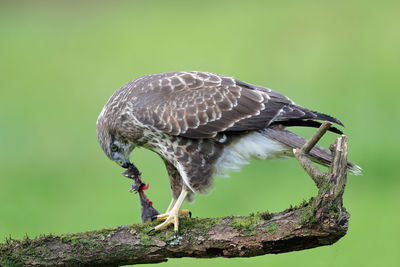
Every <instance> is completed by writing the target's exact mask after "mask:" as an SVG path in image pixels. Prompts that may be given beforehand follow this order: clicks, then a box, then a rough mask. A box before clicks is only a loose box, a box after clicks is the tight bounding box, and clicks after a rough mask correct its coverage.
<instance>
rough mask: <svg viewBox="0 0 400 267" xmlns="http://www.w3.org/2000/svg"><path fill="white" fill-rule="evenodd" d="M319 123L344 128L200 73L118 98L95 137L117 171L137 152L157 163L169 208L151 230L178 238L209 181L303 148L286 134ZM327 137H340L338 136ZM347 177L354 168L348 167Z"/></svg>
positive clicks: (134, 88)
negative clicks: (188, 205)
mask: <svg viewBox="0 0 400 267" xmlns="http://www.w3.org/2000/svg"><path fill="white" fill-rule="evenodd" d="M322 120H327V121H330V122H333V123H336V124H338V125H342V123H341V122H340V121H339V120H337V119H335V118H333V117H331V116H329V115H326V114H323V113H320V112H316V111H311V110H309V109H307V108H303V107H301V106H298V105H296V104H295V103H294V102H293V101H292V100H290V99H289V98H288V97H286V96H284V95H282V94H280V93H278V92H276V91H273V90H271V89H268V88H265V87H261V86H257V85H253V84H249V83H246V82H242V81H240V80H236V79H234V78H232V77H228V76H224V75H219V74H214V73H209V72H201V71H179V72H169V73H160V74H151V75H146V76H143V77H140V78H138V79H135V80H133V81H131V82H129V83H127V84H126V85H124V86H123V87H121V88H120V89H119V90H117V91H116V92H115V93H114V94H113V95H112V96H111V97H110V99H109V100H108V102H107V103H106V104H105V106H104V108H103V110H102V111H101V113H100V115H99V117H98V120H97V136H98V140H99V143H100V145H101V147H102V149H103V151H104V153H105V154H106V155H107V156H108V158H110V159H111V160H113V161H115V162H117V163H118V164H119V165H120V166H121V167H123V168H129V167H130V166H133V164H132V163H131V162H130V159H129V157H130V153H131V151H132V150H133V149H134V148H135V147H144V148H147V149H150V150H152V151H154V152H156V153H157V154H158V155H160V157H161V158H162V159H163V161H164V163H165V166H166V169H167V172H168V176H169V180H170V185H171V189H172V201H171V203H170V205H169V206H168V208H167V210H166V212H165V213H164V214H161V215H158V216H157V218H156V219H157V220H158V221H163V222H162V223H161V224H159V225H157V226H156V227H155V228H153V230H159V229H162V228H165V227H167V226H168V225H169V224H171V223H173V224H174V229H175V231H178V224H179V216H184V215H187V214H188V211H187V210H180V207H181V205H182V203H183V202H184V201H185V199H188V200H190V199H192V197H193V196H194V194H195V193H204V192H206V191H207V189H209V188H210V187H211V185H212V182H213V176H216V175H219V176H224V175H227V173H228V172H229V171H239V170H240V166H241V165H243V164H246V163H248V162H249V160H250V159H252V158H258V159H269V158H283V157H287V156H293V148H300V147H301V146H302V145H303V144H304V143H305V142H306V140H305V139H304V138H303V137H300V136H298V135H296V134H294V133H292V132H290V131H288V130H287V129H286V128H287V127H289V126H305V127H319V126H320V124H321V123H320V122H318V121H322ZM330 131H332V132H335V133H339V134H340V133H341V131H340V130H339V129H337V128H334V127H331V128H330ZM309 155H310V157H311V158H312V160H314V161H315V162H317V163H320V164H322V165H325V166H327V165H329V164H330V162H331V160H332V155H331V153H330V152H329V151H327V150H325V149H323V148H322V147H319V146H316V147H314V148H313V149H312V150H311V152H310V153H309ZM348 169H349V171H350V172H352V173H355V174H358V173H359V172H360V168H359V167H358V166H357V165H354V164H352V163H348Z"/></svg>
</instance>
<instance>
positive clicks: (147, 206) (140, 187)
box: [122, 164, 160, 222]
mask: <svg viewBox="0 0 400 267" xmlns="http://www.w3.org/2000/svg"><path fill="white" fill-rule="evenodd" d="M122 175H124V176H125V177H127V178H130V179H132V180H133V181H134V183H133V184H132V187H131V189H130V190H129V191H130V192H136V193H138V194H139V199H140V205H141V207H142V210H141V218H142V221H143V222H147V221H151V220H152V219H153V218H155V217H157V216H158V215H159V214H160V213H159V212H158V211H157V210H156V209H155V208H154V207H153V202H151V201H150V200H149V199H148V198H147V197H146V194H145V193H144V191H145V190H147V189H148V188H149V185H146V184H145V183H143V181H142V179H141V176H142V174H141V173H140V171H139V170H138V169H137V168H136V166H135V165H133V164H130V165H129V166H128V169H127V170H126V171H125V172H123V173H122Z"/></svg>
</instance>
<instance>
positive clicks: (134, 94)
mask: <svg viewBox="0 0 400 267" xmlns="http://www.w3.org/2000/svg"><path fill="white" fill-rule="evenodd" d="M127 86H128V87H127V88H129V89H130V93H131V96H130V97H131V99H132V100H131V102H130V110H131V112H132V113H133V115H134V116H135V117H136V119H137V120H138V121H139V122H140V123H142V124H143V125H146V126H151V127H154V128H156V129H157V130H160V131H162V132H165V133H168V134H171V135H179V136H184V137H189V138H209V137H214V136H215V135H217V134H218V133H221V132H243V131H249V130H258V129H263V128H265V127H267V126H268V125H270V124H271V123H274V122H280V121H293V120H309V119H317V120H318V119H323V120H325V119H327V120H329V121H333V122H335V123H339V124H340V122H339V121H337V120H336V119H334V118H332V117H330V116H328V115H324V114H321V113H317V112H313V111H310V110H307V109H304V108H301V107H299V106H296V105H295V104H294V103H293V101H291V100H290V99H288V98H287V97H285V96H283V95H282V94H280V93H278V92H275V91H273V90H271V89H268V88H263V87H259V86H255V85H251V84H247V83H244V82H241V81H238V80H235V79H233V78H230V77H226V76H222V75H218V74H212V73H208V72H195V71H190V72H189V71H188V72H173V73H163V74H153V75H147V76H144V77H142V78H139V79H137V80H134V81H133V82H131V84H128V85H127Z"/></svg>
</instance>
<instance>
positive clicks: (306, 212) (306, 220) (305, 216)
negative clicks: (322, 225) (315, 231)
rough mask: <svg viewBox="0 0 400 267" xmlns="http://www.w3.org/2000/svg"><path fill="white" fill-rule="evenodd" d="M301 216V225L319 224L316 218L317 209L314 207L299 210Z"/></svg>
mask: <svg viewBox="0 0 400 267" xmlns="http://www.w3.org/2000/svg"><path fill="white" fill-rule="evenodd" d="M299 211H300V214H302V216H301V218H300V221H299V224H300V225H305V224H313V223H316V222H317V218H316V217H315V209H314V207H313V206H309V207H306V208H304V209H302V210H299Z"/></svg>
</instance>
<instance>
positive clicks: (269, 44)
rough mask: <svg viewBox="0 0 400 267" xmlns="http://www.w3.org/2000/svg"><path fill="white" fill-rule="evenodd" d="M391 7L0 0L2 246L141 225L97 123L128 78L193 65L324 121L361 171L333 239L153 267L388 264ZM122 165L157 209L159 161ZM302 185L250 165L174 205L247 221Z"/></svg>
mask: <svg viewBox="0 0 400 267" xmlns="http://www.w3.org/2000/svg"><path fill="white" fill-rule="evenodd" d="M399 10H400V2H399V1H287V0H283V1H205V0H203V1H183V0H182V1H144V0H143V1H81V2H78V1H30V2H21V1H10V2H4V1H2V2H1V4H0V36H1V42H0V53H1V57H0V73H1V74H0V240H1V242H3V240H4V239H5V238H6V237H9V236H11V237H13V238H21V237H23V236H24V235H25V234H28V235H29V236H31V237H33V236H36V235H39V234H44V233H55V234H61V233H69V232H80V231H86V230H92V229H99V228H104V227H114V226H118V225H124V224H131V223H137V222H140V215H139V206H138V200H137V196H136V195H133V194H130V193H128V189H129V187H130V181H129V180H128V179H125V178H123V177H122V176H121V175H120V173H121V172H122V169H121V168H120V167H118V166H117V165H116V164H114V163H112V162H111V161H109V160H108V159H107V158H106V156H105V155H104V154H103V152H102V151H101V149H100V147H99V145H98V143H97V138H96V133H95V123H96V118H97V116H98V114H99V112H100V110H101V108H102V106H103V105H104V103H105V102H106V100H107V99H108V97H109V96H110V95H111V94H112V93H113V92H114V90H116V89H117V88H119V87H120V86H122V85H123V84H124V83H126V82H128V81H129V80H131V79H133V78H136V77H139V76H142V75H145V74H149V73H157V72H165V71H177V70H206V71H211V72H216V73H222V74H226V75H229V76H234V77H236V78H238V79H240V80H243V81H247V82H250V83H254V84H258V85H263V86H266V87H270V88H273V89H275V90H278V91H280V92H282V93H284V94H286V95H288V96H290V97H291V98H292V99H293V100H295V101H296V102H297V103H298V104H300V105H303V106H306V107H309V108H310V109H315V110H319V111H322V112H326V113H328V114H331V115H334V116H336V117H338V118H339V119H340V120H342V121H343V122H344V123H345V125H346V126H347V127H346V128H345V131H346V134H347V135H348V136H349V138H350V159H351V160H352V161H354V162H356V163H357V164H359V165H361V166H362V167H363V168H364V175H363V176H361V177H355V176H349V180H348V185H347V189H346V193H345V206H346V208H347V209H348V210H349V212H350V214H351V220H350V228H349V232H348V234H347V235H346V236H345V237H344V238H343V239H341V240H340V241H339V242H338V243H336V244H335V245H333V246H328V247H320V248H316V249H311V250H307V251H300V252H292V253H287V254H281V255H265V256H259V257H255V258H243V259H209V260H208V259H190V258H185V259H172V260H170V261H169V262H168V263H164V264H162V266H175V267H177V266H186V265H187V264H191V266H202V265H204V264H207V265H209V266H228V265H229V266H240V265H242V264H248V265H249V266H250V265H251V266H276V267H277V266H290V265H296V266H377V265H378V264H379V265H381V266H399V265H398V264H400V253H399V251H400V246H399V242H398V240H399V238H400V230H399V229H400V215H399V213H398V211H399V204H400V177H399V176H400V175H399V156H398V151H399V149H400V142H399V138H398V134H399V130H400V128H399V124H398V120H399V118H400V112H399V108H398V101H399V100H398V99H399V96H400V94H399V88H400V79H399V74H400V57H399V48H400V32H399V25H400V16H399ZM301 133H303V134H305V135H306V136H309V135H310V134H311V133H312V132H311V131H309V130H307V131H305V130H303V131H301ZM334 138H335V137H334V135H332V134H330V135H327V136H326V137H325V139H324V144H326V145H327V144H329V143H331V142H332V141H333V140H334ZM132 159H133V161H134V162H135V163H136V165H137V166H138V167H139V168H140V169H141V171H142V172H143V174H144V179H145V181H147V182H149V183H150V184H151V187H150V190H149V191H148V192H149V197H150V198H151V199H152V200H153V201H154V203H155V207H156V208H158V209H159V210H160V211H162V210H164V209H165V208H166V207H167V205H168V204H169V201H170V192H169V185H168V179H167V176H166V171H165V170H164V167H163V164H162V161H161V160H160V159H159V158H158V157H157V156H156V155H155V154H153V153H151V152H148V151H146V150H144V149H140V150H137V151H134V152H133V156H132ZM315 194H316V188H315V186H314V185H313V182H312V181H311V179H310V178H308V177H307V176H306V174H305V173H304V172H303V171H302V170H301V168H300V167H299V166H298V164H297V163H296V162H295V161H294V160H286V161H285V160H272V161H267V162H262V161H256V162H253V164H251V165H248V166H246V167H245V168H244V169H243V171H242V172H241V173H234V174H233V175H232V176H231V178H229V179H222V178H219V179H217V180H216V187H215V188H214V189H213V190H212V191H211V192H210V193H209V194H208V195H206V196H198V197H197V198H196V201H195V203H194V204H186V206H187V207H188V208H190V209H191V210H192V212H193V213H194V216H199V217H214V216H226V215H246V214H249V213H251V212H254V211H263V210H269V211H280V210H283V209H285V208H287V207H288V206H289V205H290V204H298V203H299V202H301V201H302V200H303V199H308V198H309V197H311V196H313V195H315Z"/></svg>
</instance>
